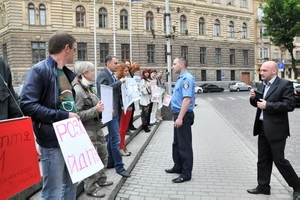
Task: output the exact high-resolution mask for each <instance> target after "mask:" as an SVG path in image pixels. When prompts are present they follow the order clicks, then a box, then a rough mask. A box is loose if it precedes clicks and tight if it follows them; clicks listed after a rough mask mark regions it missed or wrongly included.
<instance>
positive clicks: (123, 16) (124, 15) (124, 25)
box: [120, 9, 128, 29]
mask: <svg viewBox="0 0 300 200" xmlns="http://www.w3.org/2000/svg"><path fill="white" fill-rule="evenodd" d="M120 29H128V12H127V10H125V9H123V10H121V11H120Z"/></svg>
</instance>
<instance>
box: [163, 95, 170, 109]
mask: <svg viewBox="0 0 300 200" xmlns="http://www.w3.org/2000/svg"><path fill="white" fill-rule="evenodd" d="M171 99H172V96H171V95H169V94H167V93H166V92H165V93H164V99H163V105H164V106H169V104H170V101H171Z"/></svg>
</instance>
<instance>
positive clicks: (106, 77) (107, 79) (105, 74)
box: [97, 68, 122, 117]
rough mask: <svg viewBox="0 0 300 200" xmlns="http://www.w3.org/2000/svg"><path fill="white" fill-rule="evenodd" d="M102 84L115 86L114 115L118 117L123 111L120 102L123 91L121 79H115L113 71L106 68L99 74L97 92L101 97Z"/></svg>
mask: <svg viewBox="0 0 300 200" xmlns="http://www.w3.org/2000/svg"><path fill="white" fill-rule="evenodd" d="M101 84H103V85H108V86H110V87H112V88H113V110H114V113H113V116H114V117H116V116H118V115H119V114H120V112H121V104H120V93H121V87H120V86H121V84H122V82H121V81H120V80H116V81H114V80H113V77H112V75H111V73H110V72H109V71H108V69H107V68H104V69H103V70H102V71H101V72H100V73H99V74H98V76H97V93H98V96H99V98H101Z"/></svg>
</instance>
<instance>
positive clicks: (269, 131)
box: [250, 77, 295, 140]
mask: <svg viewBox="0 0 300 200" xmlns="http://www.w3.org/2000/svg"><path fill="white" fill-rule="evenodd" d="M263 88H264V85H263V83H260V84H259V85H258V86H257V90H258V91H261V92H262V91H263ZM264 99H265V100H266V101H267V108H266V109H265V110H264V115H263V126H264V131H265V135H266V138H267V139H268V140H282V139H285V138H287V137H288V136H290V129H289V119H288V112H291V111H293V110H294V108H295V96H294V87H293V83H292V82H290V81H288V80H285V79H281V78H279V77H277V78H276V79H275V80H274V82H273V84H272V85H271V86H270V88H269V90H268V93H267V94H266V96H265V98H264ZM257 101H258V99H257V98H254V99H252V98H250V104H251V105H252V106H254V107H257ZM260 113H261V109H259V108H257V112H256V117H255V122H254V130H253V135H254V136H256V135H258V134H259V128H260V127H259V116H260Z"/></svg>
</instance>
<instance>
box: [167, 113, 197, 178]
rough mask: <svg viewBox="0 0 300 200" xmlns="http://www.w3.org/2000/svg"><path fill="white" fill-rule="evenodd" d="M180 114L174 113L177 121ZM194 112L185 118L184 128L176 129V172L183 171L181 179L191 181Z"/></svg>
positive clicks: (174, 147)
mask: <svg viewBox="0 0 300 200" xmlns="http://www.w3.org/2000/svg"><path fill="white" fill-rule="evenodd" d="M178 114H179V113H174V121H176V119H177V117H178ZM193 123H194V112H193V111H191V112H187V113H186V114H185V115H184V117H183V123H182V126H181V127H179V128H176V127H174V141H173V152H172V155H173V161H174V167H173V169H174V170H175V171H181V175H180V177H182V178H184V179H191V177H192V169H193V148H192V127H191V126H192V125H193Z"/></svg>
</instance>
